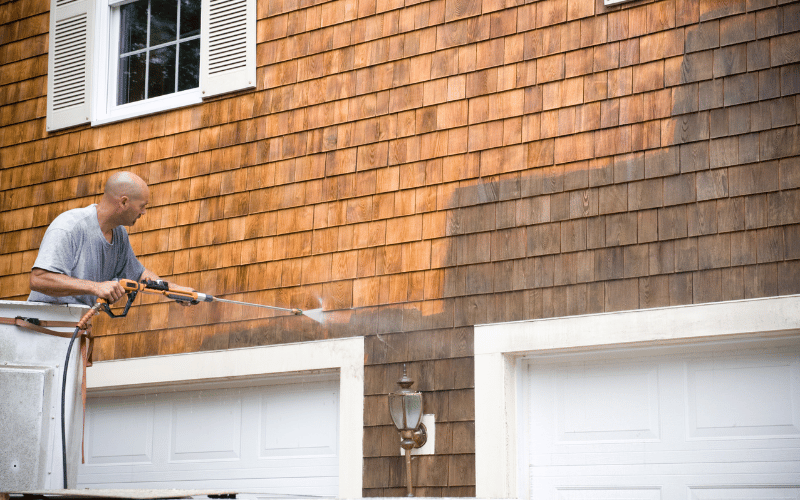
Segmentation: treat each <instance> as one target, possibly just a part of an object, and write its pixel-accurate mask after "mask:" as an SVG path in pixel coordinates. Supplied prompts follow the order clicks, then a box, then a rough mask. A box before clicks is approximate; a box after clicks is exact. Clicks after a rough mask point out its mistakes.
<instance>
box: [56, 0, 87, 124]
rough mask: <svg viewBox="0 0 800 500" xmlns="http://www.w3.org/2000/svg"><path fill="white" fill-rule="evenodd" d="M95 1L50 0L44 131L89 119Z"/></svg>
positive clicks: (84, 121)
mask: <svg viewBox="0 0 800 500" xmlns="http://www.w3.org/2000/svg"><path fill="white" fill-rule="evenodd" d="M94 12H95V0H51V3H50V53H49V55H48V63H47V130H48V131H51V130H58V129H61V128H66V127H72V126H73V125H80V124H81V123H86V122H88V121H90V119H91V114H90V111H91V90H92V49H91V47H92V39H93V35H94V31H93V30H94V19H93V18H94Z"/></svg>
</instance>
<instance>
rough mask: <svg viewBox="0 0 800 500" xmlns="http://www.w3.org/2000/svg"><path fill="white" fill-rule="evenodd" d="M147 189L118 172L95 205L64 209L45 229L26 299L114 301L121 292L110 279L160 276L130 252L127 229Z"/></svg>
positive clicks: (140, 210) (136, 216) (129, 175)
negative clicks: (99, 299) (100, 299)
mask: <svg viewBox="0 0 800 500" xmlns="http://www.w3.org/2000/svg"><path fill="white" fill-rule="evenodd" d="M149 201H150V189H149V188H148V187H147V184H146V183H145V182H144V181H143V180H142V179H141V178H140V177H139V176H137V175H136V174H133V173H131V172H117V173H115V174H112V175H111V177H109V178H108V180H107V181H106V185H105V189H104V192H103V196H102V198H101V199H100V202H99V203H98V204H96V205H89V206H88V207H84V208H76V209H73V210H68V211H66V212H64V213H63V214H61V215H59V216H58V217H56V218H55V220H53V222H52V223H51V224H50V227H48V228H47V231H46V232H45V233H44V238H43V239H42V244H41V245H40V246H39V254H38V255H37V257H36V261H35V262H34V263H33V269H32V270H31V279H30V285H31V294H30V296H29V297H28V300H29V301H31V302H49V303H56V304H86V305H89V306H91V305H94V303H95V301H96V300H97V298H98V297H100V298H103V299H105V300H107V301H108V303H109V304H113V303H114V302H116V301H117V300H119V299H120V298H122V296H124V295H125V290H124V289H123V288H122V285H120V284H119V282H117V281H115V279H119V278H127V279H130V280H134V281H140V280H144V279H159V277H158V276H157V275H156V274H155V273H153V272H152V271H149V270H147V269H146V268H145V267H144V266H143V265H142V263H141V262H139V259H137V258H136V255H134V253H133V249H132V248H131V244H130V242H129V240H128V232H127V231H126V230H125V228H124V227H123V226H133V225H134V224H135V223H136V221H137V220H138V219H139V217H141V216H142V215H144V213H145V212H146V211H147V203H148V202H149Z"/></svg>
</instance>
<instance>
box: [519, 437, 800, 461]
mask: <svg viewBox="0 0 800 500" xmlns="http://www.w3.org/2000/svg"><path fill="white" fill-rule="evenodd" d="M781 444H783V443H780V442H777V443H772V444H770V442H769V441H765V442H762V443H760V446H762V448H761V449H753V448H748V449H745V450H742V449H738V448H735V447H733V446H721V447H719V449H695V450H677V451H664V450H654V451H649V452H648V451H632V450H624V451H623V450H618V451H611V450H608V449H605V450H602V452H597V453H592V452H565V453H555V454H541V453H532V454H531V462H530V463H531V466H533V467H548V466H570V465H571V464H572V463H574V462H579V463H581V464H586V465H590V466H593V465H609V464H614V465H624V466H631V465H637V464H642V463H658V464H686V463H691V464H697V465H702V464H713V463H720V462H725V461H733V462H742V463H745V462H750V463H759V462H765V463H773V462H779V463H780V462H784V461H792V460H797V459H798V450H797V449H796V448H784V449H781V448H777V447H778V446H780V445H781Z"/></svg>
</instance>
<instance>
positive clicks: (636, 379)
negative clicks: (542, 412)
mask: <svg viewBox="0 0 800 500" xmlns="http://www.w3.org/2000/svg"><path fill="white" fill-rule="evenodd" d="M623 380H624V381H625V383H624V384H623V383H621V381H623ZM555 390H556V394H557V396H556V397H557V403H556V408H557V414H556V422H558V438H557V440H558V441H559V442H572V443H575V442H586V443H589V442H595V441H606V442H607V441H628V442H635V441H652V440H655V439H658V437H659V414H658V400H659V394H658V391H659V387H658V369H657V368H656V367H647V366H629V367H625V368H624V369H622V370H613V369H610V368H608V367H606V366H599V367H581V368H572V369H568V370H563V371H561V372H559V373H558V374H557V375H556V388H555Z"/></svg>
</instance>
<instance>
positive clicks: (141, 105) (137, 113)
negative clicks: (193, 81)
mask: <svg viewBox="0 0 800 500" xmlns="http://www.w3.org/2000/svg"><path fill="white" fill-rule="evenodd" d="M202 102H203V99H202V95H201V93H200V89H195V90H188V91H185V92H181V93H178V94H170V95H168V96H163V97H158V98H155V99H149V100H147V101H144V102H137V103H132V104H128V105H125V106H119V107H117V108H115V109H114V110H112V111H108V112H106V113H102V112H99V113H97V114H96V115H95V116H96V118H95V119H94V120H92V126H93V127H96V126H98V125H105V124H108V123H114V122H118V121H122V120H128V119H130V118H138V117H141V116H147V115H152V114H155V113H160V112H162V111H169V110H172V109H178V108H183V107H186V106H193V105H195V104H200V103H202Z"/></svg>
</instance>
